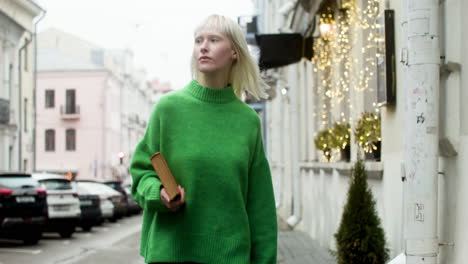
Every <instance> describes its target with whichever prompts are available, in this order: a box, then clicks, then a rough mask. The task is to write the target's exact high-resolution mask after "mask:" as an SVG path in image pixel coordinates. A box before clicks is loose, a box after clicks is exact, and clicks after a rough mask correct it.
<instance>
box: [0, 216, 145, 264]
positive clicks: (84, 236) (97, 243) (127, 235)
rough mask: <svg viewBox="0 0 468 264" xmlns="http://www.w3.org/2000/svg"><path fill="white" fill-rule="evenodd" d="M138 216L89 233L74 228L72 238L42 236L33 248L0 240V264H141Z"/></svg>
mask: <svg viewBox="0 0 468 264" xmlns="http://www.w3.org/2000/svg"><path fill="white" fill-rule="evenodd" d="M140 228H141V216H140V215H137V216H131V217H126V218H123V219H121V220H119V221H118V222H116V223H109V222H105V223H103V224H102V226H97V227H93V230H92V231H91V232H82V231H81V229H80V228H77V232H75V233H74V234H73V237H72V238H71V239H62V238H60V236H59V235H58V233H44V235H43V238H42V239H41V240H40V241H39V243H38V244H37V245H35V246H25V245H23V244H22V243H21V242H16V241H11V240H0V256H1V257H0V264H17V263H35V264H52V263H53V264H71V263H76V264H91V263H103V264H105V263H126V264H127V263H128V264H142V263H144V261H143V258H141V257H140V256H139V254H138V250H139V244H140V232H139V231H140Z"/></svg>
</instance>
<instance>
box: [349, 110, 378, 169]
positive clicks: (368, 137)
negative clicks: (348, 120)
mask: <svg viewBox="0 0 468 264" xmlns="http://www.w3.org/2000/svg"><path fill="white" fill-rule="evenodd" d="M380 133H381V132H380V115H376V114H375V113H370V112H364V113H362V115H361V117H360V119H359V121H358V123H357V125H356V130H355V131H354V136H355V140H356V143H357V144H358V145H359V146H360V147H362V149H363V150H364V155H365V157H366V159H375V160H380V153H381V144H380V142H381V134H380Z"/></svg>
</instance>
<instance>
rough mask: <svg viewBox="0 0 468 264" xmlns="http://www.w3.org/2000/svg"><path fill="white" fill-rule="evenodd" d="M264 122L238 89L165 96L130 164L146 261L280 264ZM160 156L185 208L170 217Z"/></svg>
mask: <svg viewBox="0 0 468 264" xmlns="http://www.w3.org/2000/svg"><path fill="white" fill-rule="evenodd" d="M261 135H262V134H261V123H260V119H259V117H258V115H257V114H256V113H255V111H254V110H252V109H251V108H250V107H249V106H247V105H246V104H245V103H243V102H242V101H240V100H239V99H238V98H237V97H236V95H235V94H234V91H233V89H232V87H231V86H228V87H227V88H224V89H211V88H208V87H204V86H202V85H200V84H199V83H198V82H196V81H192V82H190V83H189V84H188V85H187V86H186V87H185V88H184V89H182V90H179V91H175V92H172V93H169V94H168V95H166V96H163V97H162V98H161V99H160V100H159V102H158V103H157V105H156V107H155V108H154V111H153V113H152V114H151V117H150V120H149V124H148V128H147V130H146V133H145V135H144V137H143V139H142V140H141V141H140V142H139V144H138V145H137V147H136V149H135V152H134V154H133V159H132V162H131V165H130V171H131V174H132V177H133V185H132V196H133V198H135V200H136V201H137V202H138V203H139V204H140V205H141V206H142V207H143V208H144V211H143V226H142V235H141V248H140V253H141V255H142V256H144V257H145V261H146V262H148V263H151V262H184V261H192V262H197V263H204V264H248V263H252V264H276V254H277V234H278V233H277V222H276V209H275V201H274V194H273V187H272V180H271V174H270V168H269V165H268V161H267V159H266V157H265V153H264V150H263V143H262V137H261ZM158 151H159V152H161V153H162V154H163V155H164V157H165V158H166V160H167V163H168V164H169V167H170V168H171V171H172V173H173V175H174V177H175V178H176V180H177V182H178V184H179V185H181V186H182V187H183V188H184V189H185V192H186V203H185V205H184V206H183V207H181V208H180V209H179V210H178V211H176V212H171V211H169V210H168V209H167V208H166V207H165V205H164V204H163V203H162V201H161V198H160V187H161V182H160V181H159V179H158V177H157V174H156V173H155V171H154V170H153V167H152V165H151V163H150V156H151V155H153V154H154V153H155V152H158Z"/></svg>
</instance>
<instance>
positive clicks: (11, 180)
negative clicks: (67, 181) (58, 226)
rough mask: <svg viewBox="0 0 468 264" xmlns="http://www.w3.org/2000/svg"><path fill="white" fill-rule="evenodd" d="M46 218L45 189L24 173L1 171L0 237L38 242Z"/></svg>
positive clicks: (26, 242)
mask: <svg viewBox="0 0 468 264" xmlns="http://www.w3.org/2000/svg"><path fill="white" fill-rule="evenodd" d="M46 219H47V198H46V190H45V189H42V188H41V186H40V184H39V182H38V181H37V180H35V179H33V178H32V177H31V174H27V173H9V172H0V237H3V238H10V239H19V240H22V241H23V242H24V243H25V244H30V245H32V244H37V242H38V241H39V239H40V238H41V236H42V231H43V227H44V224H45V221H46Z"/></svg>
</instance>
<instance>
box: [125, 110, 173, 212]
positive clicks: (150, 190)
mask: <svg viewBox="0 0 468 264" xmlns="http://www.w3.org/2000/svg"><path fill="white" fill-rule="evenodd" d="M160 126H161V125H160V110H158V106H156V107H155V108H154V110H153V113H152V114H151V117H150V119H149V122H148V126H147V128H146V132H145V135H144V136H143V138H142V139H141V141H140V142H139V143H138V144H137V146H136V148H135V151H134V152H133V157H132V161H131V163H130V173H131V175H132V179H133V183H132V188H131V193H132V196H133V198H134V199H135V201H136V202H137V203H138V204H139V205H140V206H141V207H142V208H144V209H147V210H151V211H156V212H169V209H168V208H167V207H166V206H165V205H164V203H163V202H162V201H161V197H160V188H161V186H162V184H161V181H160V180H159V178H158V176H157V174H156V172H155V171H154V169H153V165H152V164H151V161H150V157H151V156H152V155H153V154H154V153H156V152H158V151H159V149H160Z"/></svg>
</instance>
